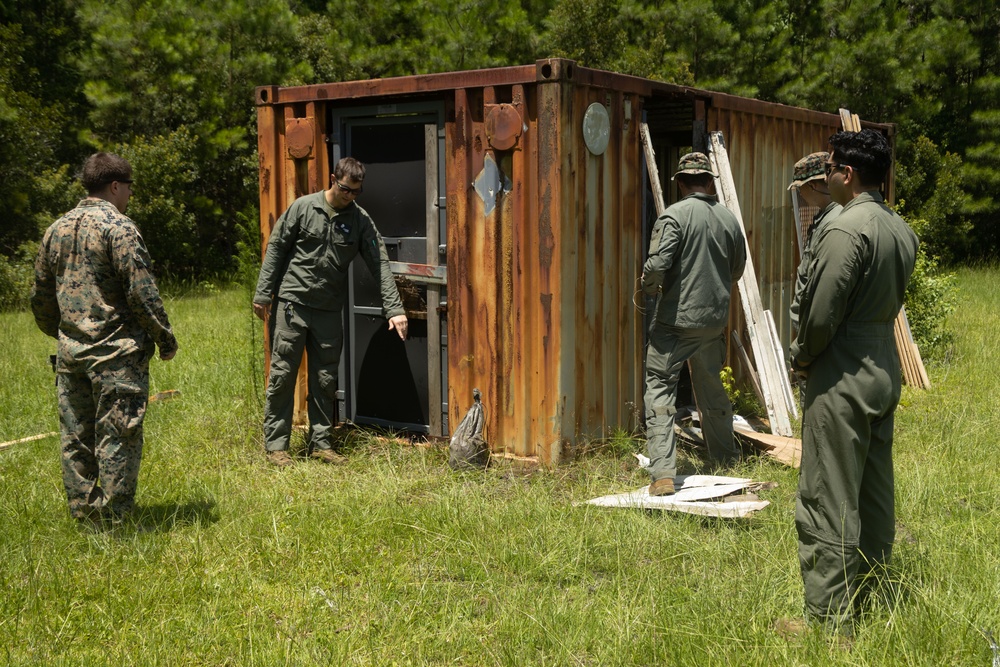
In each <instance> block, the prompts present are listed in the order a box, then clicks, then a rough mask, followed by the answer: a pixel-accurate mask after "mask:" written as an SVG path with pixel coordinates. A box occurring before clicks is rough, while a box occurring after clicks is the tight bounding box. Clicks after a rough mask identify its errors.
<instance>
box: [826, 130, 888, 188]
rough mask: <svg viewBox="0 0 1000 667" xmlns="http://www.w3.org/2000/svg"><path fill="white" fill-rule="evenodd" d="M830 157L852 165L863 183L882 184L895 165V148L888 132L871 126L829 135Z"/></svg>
mask: <svg viewBox="0 0 1000 667" xmlns="http://www.w3.org/2000/svg"><path fill="white" fill-rule="evenodd" d="M830 147H831V148H832V149H833V150H832V151H831V153H832V155H831V160H833V161H836V162H837V163H839V164H846V165H850V166H851V167H853V168H854V170H855V171H856V172H858V178H859V179H860V181H861V185H864V186H868V187H872V186H875V187H877V186H879V185H882V182H883V181H884V180H885V175H886V174H887V173H889V167H890V166H891V165H892V148H891V147H890V146H889V142H888V141H887V140H886V138H885V135H883V134H882V133H881V132H877V131H875V130H872V129H864V130H861V131H860V132H838V133H837V134H835V135H833V136H832V137H830Z"/></svg>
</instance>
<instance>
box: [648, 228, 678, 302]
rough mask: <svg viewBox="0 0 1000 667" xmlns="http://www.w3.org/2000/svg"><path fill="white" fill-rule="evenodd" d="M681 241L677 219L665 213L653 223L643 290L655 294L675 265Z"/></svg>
mask: <svg viewBox="0 0 1000 667" xmlns="http://www.w3.org/2000/svg"><path fill="white" fill-rule="evenodd" d="M680 242H681V228H680V224H678V222H677V220H675V219H674V218H673V217H672V216H671V215H668V214H666V213H664V214H663V215H661V216H660V217H659V218H657V220H656V224H654V225H653V233H652V235H651V236H650V239H649V257H648V258H646V263H645V264H643V267H642V275H643V280H642V291H643V292H644V293H645V294H648V295H650V296H652V295H655V294H656V293H657V292H658V291H659V290H660V287H661V286H662V285H663V276H664V275H665V274H666V273H667V271H669V270H670V267H672V266H673V265H674V257H675V256H676V255H677V248H678V247H679V246H680Z"/></svg>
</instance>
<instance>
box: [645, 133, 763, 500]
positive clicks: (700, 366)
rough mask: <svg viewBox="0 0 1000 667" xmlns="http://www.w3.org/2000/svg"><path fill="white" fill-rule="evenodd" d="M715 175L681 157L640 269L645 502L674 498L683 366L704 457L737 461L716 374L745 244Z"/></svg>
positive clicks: (699, 156)
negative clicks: (644, 300)
mask: <svg viewBox="0 0 1000 667" xmlns="http://www.w3.org/2000/svg"><path fill="white" fill-rule="evenodd" d="M714 177H715V173H714V172H713V171H712V166H711V163H709V161H708V157H707V156H706V155H705V154H703V153H688V154H687V155H685V156H683V157H682V158H681V159H680V162H679V163H678V166H677V172H676V173H675V174H674V176H673V180H675V181H676V182H677V189H678V191H679V193H680V196H681V199H680V200H679V201H677V202H676V203H674V204H673V205H671V206H670V207H669V208H667V210H666V211H664V212H663V215H661V216H660V217H659V218H658V219H657V220H656V224H655V225H654V226H653V233H652V236H651V237H650V241H649V257H648V258H647V259H646V263H645V264H644V265H643V267H642V290H643V292H644V293H645V294H648V295H650V296H656V310H655V313H654V318H653V324H652V326H651V327H650V330H649V344H648V346H647V348H646V393H645V396H644V397H643V402H644V404H645V413H646V448H647V451H648V453H649V459H650V464H649V473H650V477H651V478H652V482H651V483H650V485H649V494H650V495H651V496H666V495H671V494H673V493H674V475H675V474H676V472H677V456H676V454H677V452H676V436H675V435H674V414H675V413H676V412H677V408H676V403H677V381H678V380H679V378H680V373H681V368H682V367H683V365H684V362H686V361H689V360H690V368H691V383H692V385H693V387H694V393H695V397H696V398H697V403H698V408H699V410H700V413H701V424H702V432H703V433H704V434H705V442H706V444H707V445H708V452H709V455H710V456H711V457H712V458H713V459H716V460H719V461H723V462H730V461H732V460H735V459H738V458H739V455H740V454H739V450H738V449H737V448H736V444H735V442H734V441H733V406H732V403H731V402H730V401H729V396H728V394H726V389H725V387H723V386H722V380H721V378H720V377H719V373H720V372H721V371H722V364H723V363H724V362H725V358H726V342H725V337H724V335H723V330H724V328H725V326H726V322H727V321H728V319H729V299H730V295H731V294H732V289H733V283H735V282H736V281H737V280H739V279H740V276H742V275H743V269H744V267H745V266H746V257H747V256H746V239H745V238H744V236H743V230H742V229H741V228H740V223H739V221H738V220H737V219H736V217H735V216H734V215H733V214H732V213H731V212H730V211H729V209H727V208H726V207H725V206H723V205H722V204H720V203H719V202H718V200H717V199H716V197H715V195H714V188H715V184H714Z"/></svg>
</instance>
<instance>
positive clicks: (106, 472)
mask: <svg viewBox="0 0 1000 667" xmlns="http://www.w3.org/2000/svg"><path fill="white" fill-rule="evenodd" d="M80 181H81V183H82V184H83V186H84V188H86V190H87V198H86V199H83V200H81V201H80V203H79V204H77V206H76V208H74V209H73V210H72V211H70V212H69V213H67V214H66V215H64V216H62V217H61V218H59V219H58V220H56V221H55V222H54V223H52V225H51V226H50V227H49V228H48V230H46V232H45V236H44V237H43V238H42V245H41V247H40V248H39V249H38V257H37V259H36V260H35V284H34V288H33V289H32V293H31V310H32V312H33V313H34V316H35V323H36V324H37V325H38V328H39V329H41V330H42V332H44V333H45V334H47V335H49V336H52V337H53V338H55V339H56V340H57V341H58V344H57V348H56V350H57V352H56V386H57V388H58V394H59V431H60V440H61V446H62V469H63V485H64V486H65V488H66V497H67V500H68V502H69V511H70V514H71V515H72V516H73V517H74V518H75V519H78V520H81V521H90V522H94V521H97V520H101V519H109V520H111V521H113V522H115V521H120V520H121V519H123V518H124V517H125V515H127V514H128V513H129V512H131V511H132V510H133V507H134V499H135V493H136V483H137V480H138V477H139V463H140V461H141V460H142V444H143V442H142V422H143V418H144V417H145V414H146V402H147V400H148V397H149V359H150V358H151V357H152V356H153V353H154V352H155V350H156V347H157V346H159V348H160V359H162V360H164V361H169V360H170V359H172V358H173V357H174V355H175V354H176V353H177V339H176V338H174V334H173V330H172V329H171V328H170V322H169V321H168V320H167V313H166V311H165V310H164V308H163V301H162V300H161V299H160V294H159V292H158V291H157V289H156V281H155V280H154V279H153V274H152V272H151V271H150V260H149V253H148V252H147V251H146V246H145V244H144V243H143V241H142V236H140V235H139V230H138V229H137V228H136V226H135V223H133V222H132V220H130V219H129V218H128V217H127V216H126V215H125V214H124V213H125V209H126V208H127V207H128V202H129V199H130V198H131V196H132V166H131V165H130V164H129V163H128V161H127V160H125V159H124V158H122V157H119V156H117V155H114V154H111V153H95V154H93V155H91V156H90V157H89V158H87V160H86V162H84V165H83V171H82V172H81V175H80Z"/></svg>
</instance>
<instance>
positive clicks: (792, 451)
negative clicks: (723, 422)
mask: <svg viewBox="0 0 1000 667" xmlns="http://www.w3.org/2000/svg"><path fill="white" fill-rule="evenodd" d="M733 433H735V434H736V435H737V436H738V437H739V438H740V439H742V441H743V442H745V443H747V444H748V445H749V446H751V447H754V448H755V449H758V450H760V451H761V452H762V453H763V454H764V455H765V456H770V457H771V458H773V459H775V460H777V461H781V462H782V463H784V464H785V465H787V466H791V467H792V468H798V467H799V465H800V464H801V462H802V441H801V440H800V439H798V438H786V437H783V436H780V435H772V434H770V433H757V432H756V431H747V430H744V429H741V428H737V429H733Z"/></svg>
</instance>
